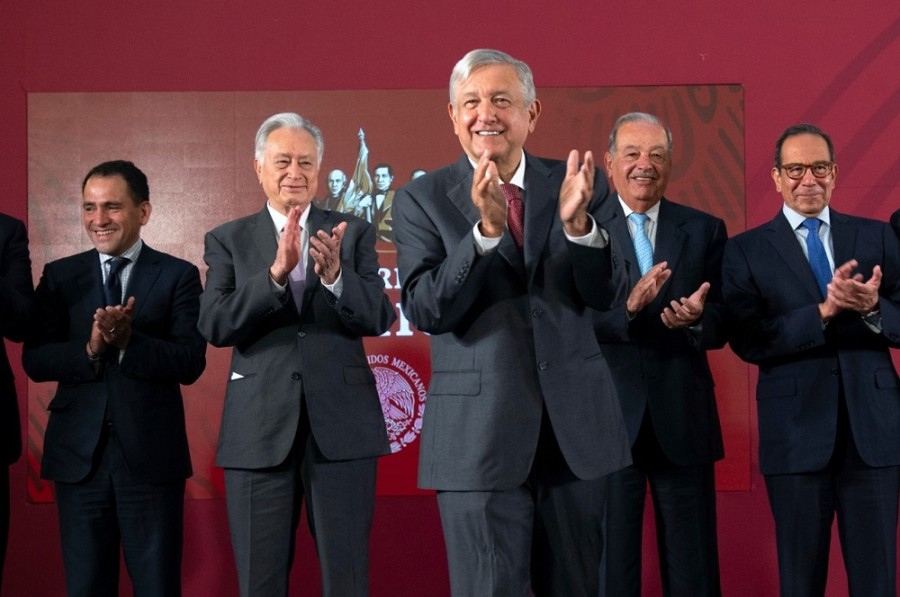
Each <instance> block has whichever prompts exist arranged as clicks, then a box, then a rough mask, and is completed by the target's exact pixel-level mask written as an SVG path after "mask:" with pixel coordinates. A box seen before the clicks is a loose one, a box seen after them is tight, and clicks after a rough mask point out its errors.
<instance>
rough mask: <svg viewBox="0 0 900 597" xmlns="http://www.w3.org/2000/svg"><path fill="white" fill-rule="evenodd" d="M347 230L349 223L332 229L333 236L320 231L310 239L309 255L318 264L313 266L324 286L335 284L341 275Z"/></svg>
mask: <svg viewBox="0 0 900 597" xmlns="http://www.w3.org/2000/svg"><path fill="white" fill-rule="evenodd" d="M345 230H347V222H341V223H340V224H338V225H337V226H335V227H334V228H332V229H331V235H329V234H328V233H327V232H325V231H324V230H319V232H318V233H317V234H316V236H310V237H309V255H310V257H312V258H313V260H314V261H315V262H316V263H315V265H314V266H313V267H314V268H315V272H316V275H317V276H319V278H320V279H321V280H322V283H323V284H334V283H335V281H336V280H337V279H338V276H339V275H340V273H341V239H343V238H344V231H345Z"/></svg>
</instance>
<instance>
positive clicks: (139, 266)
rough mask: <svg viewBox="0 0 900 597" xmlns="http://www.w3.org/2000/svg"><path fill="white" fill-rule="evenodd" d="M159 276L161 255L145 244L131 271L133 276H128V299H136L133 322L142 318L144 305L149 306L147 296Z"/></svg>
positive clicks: (126, 292) (126, 290)
mask: <svg viewBox="0 0 900 597" xmlns="http://www.w3.org/2000/svg"><path fill="white" fill-rule="evenodd" d="M159 274H160V265H159V253H157V252H156V251H155V250H153V249H151V248H150V247H148V246H147V243H144V246H143V247H142V248H141V254H140V255H139V256H138V259H137V261H136V262H135V264H134V267H133V268H132V269H131V275H129V276H128V287H127V288H126V289H125V296H126V297H130V296H133V297H134V313H133V314H132V319H133V320H135V321H136V320H137V319H138V318H139V317H140V315H141V311H142V310H143V308H144V305H146V304H147V300H146V299H147V295H148V294H149V293H150V290H151V289H152V288H153V285H154V284H155V283H156V279H157V278H158V277H159ZM126 300H127V299H126Z"/></svg>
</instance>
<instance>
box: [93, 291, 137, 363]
mask: <svg viewBox="0 0 900 597" xmlns="http://www.w3.org/2000/svg"><path fill="white" fill-rule="evenodd" d="M133 311H134V297H133V296H132V297H129V298H128V301H126V303H125V305H116V306H110V307H103V308H100V309H97V310H96V311H95V312H94V323H93V324H92V325H91V337H90V339H89V340H88V344H87V347H86V350H87V353H88V356H89V357H91V358H96V357H98V356H100V355H101V354H103V353H104V352H106V349H107V348H108V347H110V346H115V347H116V348H119V349H122V350H124V349H125V348H126V347H127V346H128V342H129V340H131V313H132V312H133Z"/></svg>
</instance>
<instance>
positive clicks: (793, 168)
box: [781, 162, 834, 180]
mask: <svg viewBox="0 0 900 597" xmlns="http://www.w3.org/2000/svg"><path fill="white" fill-rule="evenodd" d="M781 169H782V170H784V173H785V174H787V177H788V178H791V179H793V180H800V179H801V178H803V176H804V175H805V174H806V171H807V170H809V171H810V172H812V175H813V176H815V177H816V178H825V177H826V176H828V175H829V174H831V173H832V171H833V170H834V162H813V163H812V164H785V165H783V166H782V167H781Z"/></svg>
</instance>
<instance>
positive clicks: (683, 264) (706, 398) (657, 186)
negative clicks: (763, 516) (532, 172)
mask: <svg viewBox="0 0 900 597" xmlns="http://www.w3.org/2000/svg"><path fill="white" fill-rule="evenodd" d="M605 163H606V170H607V174H608V175H609V177H610V179H611V180H612V181H613V184H614V185H615V188H616V192H617V193H618V200H614V201H607V202H605V203H604V204H603V206H602V207H601V210H600V220H599V221H598V223H599V224H600V225H601V226H602V227H603V228H605V229H606V230H608V231H609V234H610V237H611V238H612V242H613V249H614V250H615V251H616V252H617V253H618V254H619V255H620V256H621V260H622V262H623V263H624V266H625V270H626V272H627V275H628V282H627V284H626V286H625V289H624V290H625V296H626V300H625V301H623V302H622V304H620V305H619V306H618V307H617V308H616V309H613V310H610V311H605V312H602V313H599V314H598V315H597V317H596V320H595V322H596V323H595V330H596V333H597V339H598V340H599V341H600V347H601V349H602V350H603V354H605V355H606V358H607V359H608V360H609V364H610V367H611V368H612V370H613V374H614V375H613V380H614V382H615V385H616V394H617V395H618V397H619V403H620V404H621V405H622V414H623V415H624V417H625V426H626V427H627V428H628V434H629V439H630V440H631V455H632V459H633V462H634V463H633V464H632V465H631V466H628V467H625V468H624V469H622V470H619V471H616V472H614V473H612V474H610V475H609V497H608V499H609V503H608V507H607V511H606V529H607V531H606V535H605V537H606V546H607V547H606V550H605V552H604V554H603V562H604V566H603V571H604V574H603V577H604V578H605V584H604V587H603V590H602V591H601V594H602V595H609V596H610V597H626V596H629V595H632V596H634V597H640V594H641V553H642V549H641V537H642V533H643V531H642V527H643V521H644V499H645V496H646V494H647V489H646V488H647V483H648V482H649V484H650V488H651V493H652V496H653V508H654V512H655V514H656V521H657V524H656V541H657V545H658V546H659V560H660V562H659V568H660V575H661V577H662V586H663V592H664V594H665V595H671V596H678V595H683V596H690V597H700V596H702V595H708V596H714V595H719V594H721V590H720V588H719V558H718V550H717V540H716V487H715V478H714V470H713V469H714V463H715V461H716V460H718V459H720V458H722V456H723V455H724V454H723V448H722V430H721V428H720V426H719V415H718V412H717V410H716V396H715V392H714V386H715V384H714V383H713V378H712V372H711V371H710V368H709V362H708V361H707V358H706V351H707V350H710V349H715V348H721V347H722V346H724V345H725V341H726V339H727V329H726V328H727V326H726V321H725V316H724V314H725V306H724V304H723V303H722V285H721V281H722V274H721V272H722V252H723V250H724V249H725V239H726V232H725V223H724V222H723V221H722V220H721V219H719V218H716V217H714V216H711V215H709V214H707V213H704V212H702V211H699V210H696V209H692V208H690V207H687V206H685V205H680V204H678V203H674V202H672V201H670V200H668V199H666V198H665V197H663V193H664V192H665V190H666V185H667V184H668V180H669V173H670V172H671V169H672V132H671V131H670V130H669V128H668V127H667V126H665V125H664V124H663V123H662V122H661V121H660V120H659V119H658V118H656V117H655V116H653V115H651V114H646V113H642V112H632V113H629V114H625V115H624V116H622V117H620V118H619V119H618V120H617V121H616V123H615V125H614V126H613V130H612V133H611V134H610V138H609V152H607V154H606V161H605ZM654 262H655V265H654Z"/></svg>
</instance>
